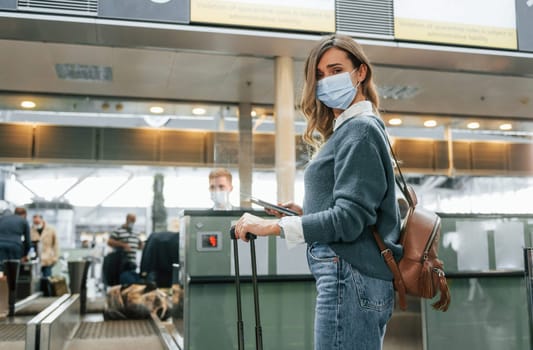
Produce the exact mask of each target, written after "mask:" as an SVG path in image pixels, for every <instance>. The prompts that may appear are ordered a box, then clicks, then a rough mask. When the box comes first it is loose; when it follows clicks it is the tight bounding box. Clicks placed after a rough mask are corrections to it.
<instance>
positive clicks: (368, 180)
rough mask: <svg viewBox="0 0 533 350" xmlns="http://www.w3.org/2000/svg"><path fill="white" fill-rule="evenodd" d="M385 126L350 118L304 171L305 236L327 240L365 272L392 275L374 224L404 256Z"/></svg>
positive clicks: (368, 119) (383, 276) (364, 118)
mask: <svg viewBox="0 0 533 350" xmlns="http://www.w3.org/2000/svg"><path fill="white" fill-rule="evenodd" d="M384 130H385V125H384V124H383V121H382V120H381V119H379V118H377V117H375V116H357V117H353V118H351V119H349V120H347V121H345V122H344V123H343V124H342V125H340V126H339V127H338V129H337V130H335V132H334V133H333V135H332V136H331V137H330V138H329V139H328V140H327V142H326V143H325V144H324V145H323V146H322V148H321V149H320V151H319V152H318V154H317V155H316V156H315V158H313V160H312V161H311V162H310V163H309V164H308V166H307V169H306V170H305V174H304V182H305V198H304V206H303V209H304V215H303V216H302V217H301V219H302V227H303V234H304V238H305V241H306V242H307V243H308V244H311V243H313V242H319V243H327V244H328V245H329V246H330V247H331V248H332V249H333V250H334V251H335V252H336V253H337V254H338V255H339V256H340V257H341V258H343V259H344V260H346V261H348V262H349V263H350V264H351V265H352V266H353V267H354V268H356V269H358V270H359V271H360V272H361V273H363V274H366V275H368V276H371V277H375V278H380V279H384V280H392V273H391V272H390V270H389V269H388V267H387V265H386V264H385V262H384V260H383V258H382V257H381V254H380V253H379V249H378V247H377V245H376V242H375V240H374V237H373V236H372V233H371V231H370V229H369V226H370V225H373V224H376V223H377V228H378V231H379V232H380V234H381V236H382V237H383V240H384V241H385V244H386V245H387V246H388V247H389V248H391V249H392V251H393V253H394V255H395V257H396V258H397V259H398V258H399V257H400V256H401V254H402V248H401V246H400V245H398V244H396V242H398V239H399V235H400V215H399V210H398V204H397V201H396V193H395V187H394V186H395V185H394V172H393V167H392V162H391V158H390V155H389V146H388V144H387V141H386V140H385V136H384V135H385V134H384Z"/></svg>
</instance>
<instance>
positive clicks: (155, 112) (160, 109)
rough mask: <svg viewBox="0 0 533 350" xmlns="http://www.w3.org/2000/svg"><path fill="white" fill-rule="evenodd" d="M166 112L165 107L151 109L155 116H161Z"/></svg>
mask: <svg viewBox="0 0 533 350" xmlns="http://www.w3.org/2000/svg"><path fill="white" fill-rule="evenodd" d="M164 111H165V109H164V108H163V107H160V106H152V107H150V112H151V113H153V114H161V113H163V112H164Z"/></svg>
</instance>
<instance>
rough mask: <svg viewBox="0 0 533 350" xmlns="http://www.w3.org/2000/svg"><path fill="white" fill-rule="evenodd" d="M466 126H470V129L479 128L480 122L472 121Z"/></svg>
mask: <svg viewBox="0 0 533 350" xmlns="http://www.w3.org/2000/svg"><path fill="white" fill-rule="evenodd" d="M466 127H467V128H469V129H478V128H479V123H478V122H471V123H468V124H466Z"/></svg>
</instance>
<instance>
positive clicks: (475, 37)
mask: <svg viewBox="0 0 533 350" xmlns="http://www.w3.org/2000/svg"><path fill="white" fill-rule="evenodd" d="M394 36H395V37H396V38H397V39H405V40H417V41H428V42H435V43H448V44H456V45H467V46H482V47H494V48H503V49H516V48H517V37H516V29H515V28H503V27H492V26H484V25H478V24H475V25H474V24H465V23H453V22H438V21H434V20H431V21H427V20H421V19H412V18H398V17H396V18H395V19H394Z"/></svg>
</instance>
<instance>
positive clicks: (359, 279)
mask: <svg viewBox="0 0 533 350" xmlns="http://www.w3.org/2000/svg"><path fill="white" fill-rule="evenodd" d="M352 277H353V281H354V283H355V288H356V290H357V296H358V298H359V304H360V305H361V307H362V308H365V309H371V310H375V311H378V312H383V311H389V312H392V308H393V305H394V288H393V285H392V281H385V280H382V279H379V278H373V277H370V276H366V275H363V274H361V273H360V272H359V271H357V270H356V269H354V268H353V267H352Z"/></svg>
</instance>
